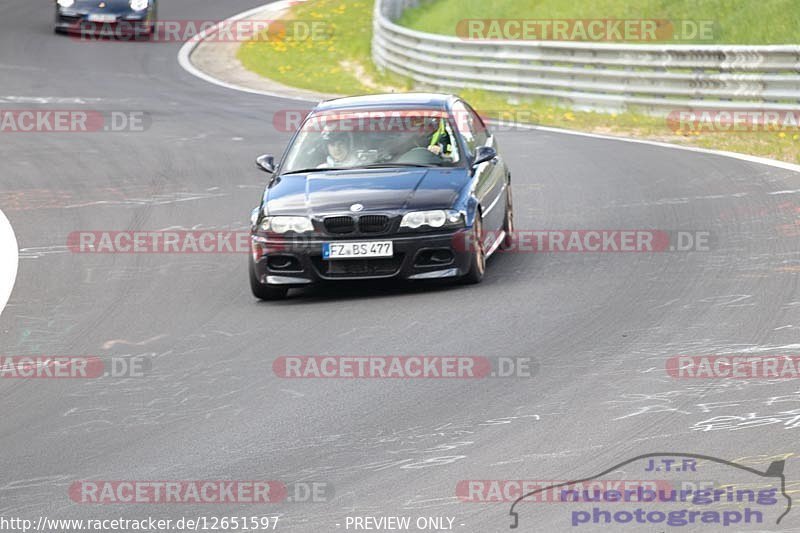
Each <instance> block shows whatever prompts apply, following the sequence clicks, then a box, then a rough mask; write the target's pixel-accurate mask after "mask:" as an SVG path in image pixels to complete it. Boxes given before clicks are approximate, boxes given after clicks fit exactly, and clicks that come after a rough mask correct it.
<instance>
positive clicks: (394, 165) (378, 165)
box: [354, 163, 440, 168]
mask: <svg viewBox="0 0 800 533" xmlns="http://www.w3.org/2000/svg"><path fill="white" fill-rule="evenodd" d="M439 166H440V165H422V164H420V163H376V164H374V165H364V166H361V167H354V168H404V167H410V168H437V167H439Z"/></svg>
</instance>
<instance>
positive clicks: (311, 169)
mask: <svg viewBox="0 0 800 533" xmlns="http://www.w3.org/2000/svg"><path fill="white" fill-rule="evenodd" d="M331 170H350V168H336V167H333V168H304V169H301V170H291V171H289V172H283V173H282V175H283V176H288V175H289V174H311V173H312V172H329V171H331Z"/></svg>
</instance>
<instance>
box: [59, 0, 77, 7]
mask: <svg viewBox="0 0 800 533" xmlns="http://www.w3.org/2000/svg"><path fill="white" fill-rule="evenodd" d="M57 3H58V5H60V6H61V7H72V6H74V5H75V0H57Z"/></svg>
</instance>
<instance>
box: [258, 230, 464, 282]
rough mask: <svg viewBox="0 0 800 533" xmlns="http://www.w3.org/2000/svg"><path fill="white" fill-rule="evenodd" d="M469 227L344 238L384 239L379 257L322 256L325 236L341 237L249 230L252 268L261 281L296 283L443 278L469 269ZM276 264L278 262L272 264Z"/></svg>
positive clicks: (456, 275)
mask: <svg viewBox="0 0 800 533" xmlns="http://www.w3.org/2000/svg"><path fill="white" fill-rule="evenodd" d="M468 235H469V231H468V230H466V229H459V230H456V231H449V232H441V233H435V234H402V235H392V236H386V237H380V238H377V237H374V238H352V239H346V240H349V241H357V242H365V241H366V242H368V241H388V240H391V241H392V242H393V246H394V256H393V257H391V258H381V259H339V260H334V261H328V260H324V259H323V258H322V247H323V244H324V243H325V242H342V241H343V240H344V239H325V238H324V237H320V238H314V239H308V240H283V239H276V238H275V237H274V236H269V237H268V236H265V235H264V234H260V233H254V234H253V235H252V236H251V245H252V254H253V260H254V265H255V274H256V277H257V279H258V280H259V281H260V282H261V283H266V284H269V285H284V286H289V287H301V286H304V285H309V284H313V283H320V282H327V281H342V280H370V279H405V280H424V279H443V278H456V277H460V276H464V275H466V274H467V273H468V272H469V269H470V265H471V258H472V255H471V253H470V252H469V251H468V250H467V249H466V248H467V247H466V246H464V245H463V243H465V242H467V239H468ZM276 267H279V268H276Z"/></svg>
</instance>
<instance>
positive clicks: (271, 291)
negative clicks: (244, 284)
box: [250, 257, 289, 302]
mask: <svg viewBox="0 0 800 533" xmlns="http://www.w3.org/2000/svg"><path fill="white" fill-rule="evenodd" d="M250 290H252V291H253V296H255V297H256V298H258V299H259V300H264V301H266V302H269V301H273V300H282V299H284V298H286V295H287V294H288V293H289V289H287V288H286V287H276V286H274V285H267V284H266V283H261V281H259V279H258V276H257V275H256V266H255V263H254V262H253V258H252V257H251V258H250Z"/></svg>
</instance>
